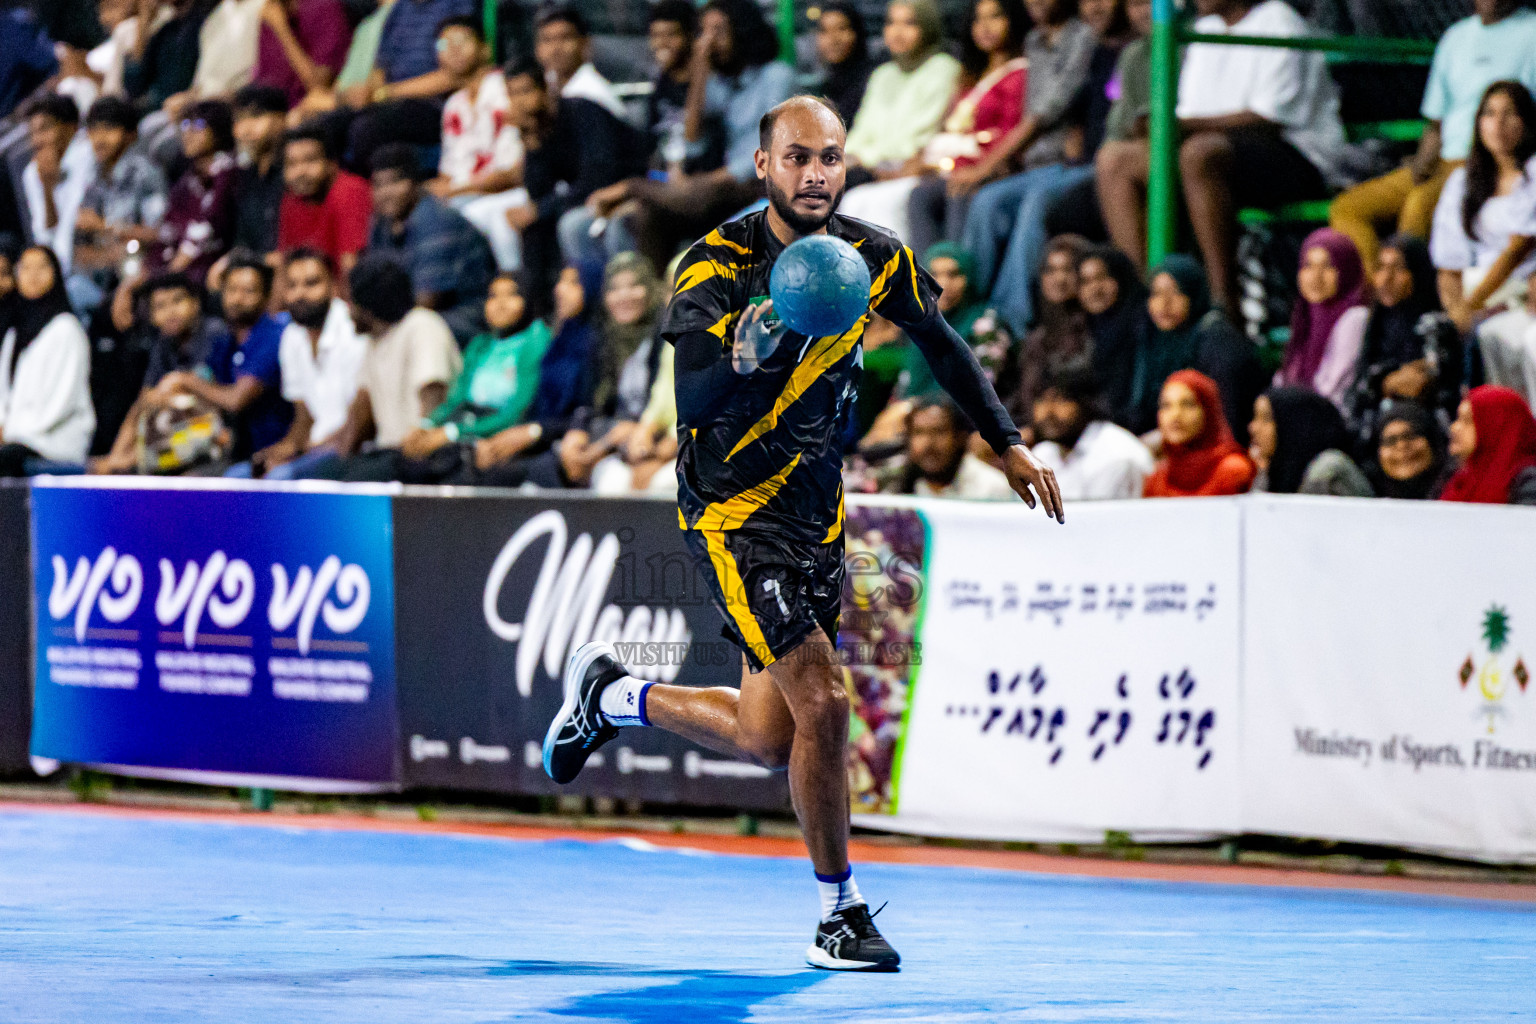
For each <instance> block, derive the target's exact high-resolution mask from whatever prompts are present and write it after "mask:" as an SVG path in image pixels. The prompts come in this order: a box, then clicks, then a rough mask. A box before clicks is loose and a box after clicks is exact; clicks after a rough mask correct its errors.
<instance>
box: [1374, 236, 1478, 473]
mask: <svg viewBox="0 0 1536 1024" xmlns="http://www.w3.org/2000/svg"><path fill="white" fill-rule="evenodd" d="M1371 281H1372V284H1373V285H1374V286H1375V287H1374V290H1375V293H1376V301H1375V303H1374V304H1373V305H1372V306H1371V315H1370V319H1369V320H1367V321H1366V325H1365V340H1364V341H1363V342H1362V343H1361V346H1360V362H1359V364H1358V366H1357V368H1356V371H1355V384H1354V388H1353V389H1352V390H1351V392H1350V396H1349V409H1348V412H1349V420H1350V424H1351V426H1352V427H1353V434H1354V437H1355V443H1356V445H1357V446H1359V447H1362V448H1363V447H1366V446H1368V445H1369V444H1370V443H1371V442H1372V441H1373V439H1374V438H1375V437H1376V434H1377V429H1378V425H1379V423H1380V419H1381V415H1382V413H1383V411H1384V409H1385V404H1386V403H1389V402H1391V401H1393V400H1397V401H1410V402H1418V403H1420V404H1421V405H1423V406H1425V407H1426V408H1428V409H1435V408H1443V409H1444V410H1445V412H1446V413H1447V414H1449V413H1451V412H1453V411H1454V410H1455V407H1456V403H1457V400H1458V398H1459V397H1460V390H1461V343H1460V339H1459V338H1458V336H1457V333H1456V329H1455V327H1454V326H1453V325H1451V323H1450V321H1449V320H1442V319H1439V318H1431V319H1428V320H1426V319H1425V317H1426V315H1427V314H1432V313H1437V312H1439V310H1440V296H1439V292H1438V290H1437V288H1436V285H1435V267H1434V264H1432V263H1431V262H1430V258H1429V247H1428V246H1426V245H1425V244H1424V243H1423V242H1422V241H1420V240H1419V239H1417V238H1415V237H1413V236H1412V235H1395V236H1393V237H1392V238H1390V239H1388V240H1387V241H1386V242H1385V243H1384V244H1383V245H1382V248H1381V255H1380V257H1379V258H1378V262H1377V265H1376V270H1375V272H1374V273H1373V274H1372V275H1371Z"/></svg>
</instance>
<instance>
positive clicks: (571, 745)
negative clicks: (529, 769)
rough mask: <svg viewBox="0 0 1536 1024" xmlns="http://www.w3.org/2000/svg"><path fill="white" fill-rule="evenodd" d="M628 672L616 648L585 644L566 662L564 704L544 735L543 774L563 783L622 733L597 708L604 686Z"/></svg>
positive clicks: (576, 773)
mask: <svg viewBox="0 0 1536 1024" xmlns="http://www.w3.org/2000/svg"><path fill="white" fill-rule="evenodd" d="M626 674H627V673H626V672H625V671H624V666H623V665H620V664H619V660H618V659H617V658H616V657H614V654H613V648H612V647H609V646H608V645H607V644H605V643H602V642H601V641H597V640H594V641H592V642H591V643H585V644H582V645H581V646H580V647H578V648H576V652H575V653H574V654H572V655H571V660H570V661H568V662H566V665H565V703H564V704H562V705H561V706H560V712H559V713H558V714H557V715H555V720H554V721H553V722H550V723H549V732H548V733H546V734H545V735H544V773H545V774H546V775H548V776H549V777H550V778H552V779H554V780H555V781H556V782H558V783H560V784H561V785H564V784H565V783H567V782H570V781H571V780H572V779H574V778H575V777H576V776H578V775H580V774H581V769H582V766H583V765H585V764H586V763H587V758H588V757H590V756H591V755H592V752H593V751H594V750H596V749H597V748H598V747H601V746H602V745H603V744H604V743H607V742H608V741H609V740H611V739H613V738H614V737H615V736H617V735H618V734H619V730H618V727H617V726H615V725H611V724H609V722H608V720H607V719H606V718H604V717H603V713H602V712H601V711H599V710H598V707H597V701H598V697H599V696H601V695H602V692H603V689H604V687H606V686H607V685H608V684H609V683H611V682H613V681H614V680H615V679H621V678H623V677H624V676H625V675H626Z"/></svg>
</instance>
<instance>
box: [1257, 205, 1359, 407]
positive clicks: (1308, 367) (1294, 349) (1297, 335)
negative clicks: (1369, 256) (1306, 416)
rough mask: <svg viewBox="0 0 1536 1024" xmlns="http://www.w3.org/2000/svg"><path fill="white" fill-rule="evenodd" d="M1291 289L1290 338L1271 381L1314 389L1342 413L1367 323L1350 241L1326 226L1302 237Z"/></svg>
mask: <svg viewBox="0 0 1536 1024" xmlns="http://www.w3.org/2000/svg"><path fill="white" fill-rule="evenodd" d="M1296 291H1297V296H1296V308H1295V310H1294V311H1293V312H1292V313H1291V340H1290V343H1289V344H1287V345H1286V347H1285V362H1284V363H1282V364H1281V367H1280V373H1279V375H1278V376H1277V377H1276V378H1275V383H1276V384H1277V385H1282V384H1288V385H1291V386H1292V387H1302V388H1307V389H1308V390H1310V391H1316V392H1317V393H1318V394H1320V395H1323V396H1324V397H1326V398H1330V399H1332V400H1333V403H1334V404H1335V405H1337V406H1339V407H1340V408H1341V409H1342V408H1343V405H1344V398H1345V396H1346V395H1347V394H1348V393H1349V388H1350V385H1351V384H1353V383H1354V377H1355V364H1356V363H1357V362H1358V361H1359V359H1360V345H1361V342H1362V341H1363V340H1364V338H1365V325H1366V321H1368V320H1369V319H1370V311H1369V310H1368V309H1367V308H1366V297H1367V291H1366V284H1365V270H1364V269H1363V268H1362V267H1361V265H1360V252H1359V250H1357V249H1356V248H1355V243H1354V242H1351V241H1350V240H1349V239H1348V238H1347V237H1346V236H1344V235H1342V234H1340V233H1339V232H1337V231H1334V230H1333V229H1332V228H1321V229H1319V230H1317V231H1314V232H1312V233H1311V234H1310V235H1308V236H1307V240H1306V241H1305V242H1303V243H1302V246H1301V268H1300V269H1299V270H1298V271H1297V272H1296Z"/></svg>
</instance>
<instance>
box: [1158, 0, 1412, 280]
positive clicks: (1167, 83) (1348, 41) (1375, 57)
mask: <svg viewBox="0 0 1536 1024" xmlns="http://www.w3.org/2000/svg"><path fill="white" fill-rule="evenodd" d="M1187 43H1215V44H1217V45H1221V46H1267V47H1277V48H1280V49H1287V50H1312V51H1321V52H1323V53H1328V54H1332V55H1336V56H1340V57H1343V58H1347V59H1350V60H1366V61H1382V62H1394V63H1404V64H1406V63H1420V64H1422V63H1428V62H1429V61H1430V60H1431V59H1433V57H1434V53H1435V44H1434V42H1433V41H1430V40H1422V39H1383V38H1373V37H1364V36H1304V37H1300V38H1297V37H1291V38H1285V39H1275V38H1271V37H1267V36H1229V35H1208V34H1204V33H1197V32H1191V31H1189V30H1188V29H1187V28H1186V27H1185V26H1184V25H1182V24H1181V23H1180V21H1179V16H1178V11H1177V10H1175V8H1174V3H1173V0H1153V2H1152V83H1151V85H1152V89H1151V104H1152V109H1151V112H1150V113H1151V116H1150V118H1149V125H1148V129H1149V145H1150V147H1151V154H1150V163H1149V173H1148V177H1147V260H1148V265H1149V266H1150V265H1153V264H1156V263H1157V262H1158V261H1160V260H1161V259H1162V258H1163V257H1164V256H1166V255H1168V254H1169V253H1170V252H1172V251H1173V249H1174V244H1175V242H1176V236H1177V233H1178V224H1179V183H1178V149H1179V126H1178V118H1177V116H1176V114H1175V110H1176V108H1177V106H1178V93H1179V47H1180V46H1182V45H1185V44H1187Z"/></svg>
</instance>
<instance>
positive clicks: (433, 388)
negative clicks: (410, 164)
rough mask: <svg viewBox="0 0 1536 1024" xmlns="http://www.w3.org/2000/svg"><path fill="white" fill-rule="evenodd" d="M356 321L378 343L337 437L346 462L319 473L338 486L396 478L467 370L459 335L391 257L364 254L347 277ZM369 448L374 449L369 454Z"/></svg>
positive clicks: (371, 347)
mask: <svg viewBox="0 0 1536 1024" xmlns="http://www.w3.org/2000/svg"><path fill="white" fill-rule="evenodd" d="M347 280H348V283H349V284H350V285H351V292H352V316H353V318H354V319H355V321H356V323H357V326H358V328H359V329H360V330H362V331H365V332H366V333H367V335H368V337H370V338H371V339H372V341H370V342H369V343H368V354H367V356H366V358H364V360H363V367H362V372H361V375H360V378H359V382H358V389H357V394H356V395H355V396H354V397H353V399H352V407H351V408H350V409H349V410H348V412H347V421H346V425H345V426H344V427H342V429H341V431H340V432H339V434H338V435H337V439H336V448H337V451H338V453H339V454H340V455H341V456H342V459H341V461H340V462H339V463H337V464H333V465H328V466H325V467H323V468H321V469H319V470H316V471H314V472H313V473H312V474H311V475H312V476H321V477H325V478H328V479H332V480H352V481H364V480H374V481H383V480H393V479H395V478H396V477H397V476H398V475H399V473H400V471H401V467H402V463H403V461H404V456H403V455H402V454H401V452H400V446H401V442H403V441H404V440H405V439H406V437H407V436H409V435H410V434H411V433H412V432H413V431H414V430H415V429H416V428H417V427H419V426H420V425H421V422H422V420H424V419H425V418H426V417H427V415H428V414H429V413H431V412H432V410H434V409H436V408H437V407H438V406H439V405H441V404H442V403H443V399H444V398H446V397H447V395H448V385H449V384H451V383H453V378H454V377H456V376H458V374H459V371H460V370H461V369H463V367H464V360H463V357H462V356H460V355H459V346H458V344H457V343H456V342H455V341H454V340H453V331H451V330H450V329H449V328H448V324H447V322H446V321H444V320H443V318H442V317H441V316H439V315H438V314H437V313H435V312H433V311H432V310H430V309H427V308H426V307H424V306H417V305H416V304H415V299H414V298H413V297H412V295H413V288H412V285H411V275H410V274H409V273H408V272H407V271H406V270H405V268H404V267H402V266H401V265H400V264H399V263H398V262H396V261H395V260H394V259H392V258H390V257H389V256H384V255H371V256H364V257H363V258H362V259H361V260H359V261H358V264H357V266H355V267H353V268H352V273H351V274H349V275H348V277H347ZM365 442H371V445H370V450H367V451H363V450H362V449H363V445H364V443H365Z"/></svg>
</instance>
